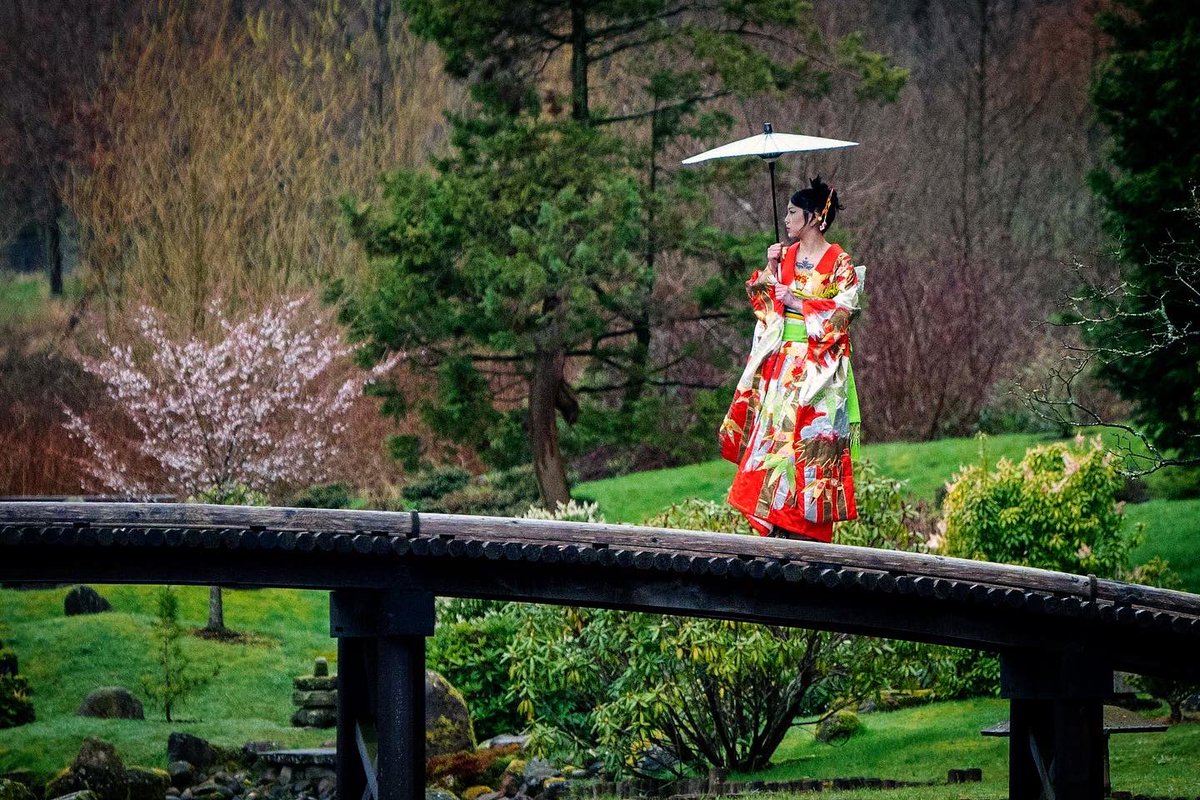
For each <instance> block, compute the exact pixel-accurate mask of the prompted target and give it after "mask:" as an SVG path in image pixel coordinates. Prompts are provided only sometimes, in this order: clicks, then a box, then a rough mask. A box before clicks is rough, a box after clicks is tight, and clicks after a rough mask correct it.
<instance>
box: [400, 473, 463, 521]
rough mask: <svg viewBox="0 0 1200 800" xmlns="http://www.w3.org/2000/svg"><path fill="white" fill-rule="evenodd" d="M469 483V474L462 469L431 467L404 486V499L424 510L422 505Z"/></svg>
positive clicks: (413, 477)
mask: <svg viewBox="0 0 1200 800" xmlns="http://www.w3.org/2000/svg"><path fill="white" fill-rule="evenodd" d="M470 482H471V473H469V472H467V471H466V470H465V469H463V468H462V467H431V468H430V469H427V470H424V471H422V472H418V473H417V474H415V475H413V476H412V477H411V478H409V479H408V481H407V482H406V483H405V484H404V499H405V500H406V501H408V502H409V503H412V504H414V505H416V506H417V509H418V510H424V508H423V503H424V502H425V501H428V500H435V499H437V498H440V497H442V496H443V495H447V494H449V493H450V492H453V491H455V490H457V489H461V488H463V487H464V486H466V485H467V484H469V483H470Z"/></svg>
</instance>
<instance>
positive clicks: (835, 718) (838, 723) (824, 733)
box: [817, 709, 862, 744]
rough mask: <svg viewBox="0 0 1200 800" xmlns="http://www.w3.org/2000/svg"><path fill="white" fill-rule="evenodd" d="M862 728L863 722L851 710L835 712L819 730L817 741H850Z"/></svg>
mask: <svg viewBox="0 0 1200 800" xmlns="http://www.w3.org/2000/svg"><path fill="white" fill-rule="evenodd" d="M861 728H862V721H861V720H859V718H858V714H855V713H854V712H853V711H850V710H849V709H843V710H842V711H838V712H835V713H834V714H831V715H830V716H828V717H826V718H825V720H824V721H823V722H822V723H821V726H820V727H819V728H817V741H819V742H825V743H826V744H828V743H829V742H837V741H842V740H845V739H849V738H850V737H851V736H853V735H854V734H856V733H858V731H859V730H860V729H861Z"/></svg>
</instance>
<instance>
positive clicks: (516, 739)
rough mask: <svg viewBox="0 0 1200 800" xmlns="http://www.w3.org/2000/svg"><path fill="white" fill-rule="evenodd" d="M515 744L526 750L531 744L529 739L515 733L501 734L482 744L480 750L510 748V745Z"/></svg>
mask: <svg viewBox="0 0 1200 800" xmlns="http://www.w3.org/2000/svg"><path fill="white" fill-rule="evenodd" d="M513 744H515V745H516V746H517V747H519V748H521V749H522V750H524V749H525V746H526V745H528V744H529V737H528V736H518V735H517V734H513V733H501V734H499V735H497V736H493V737H492V738H490V739H488V740H487V741H485V742H480V744H479V749H480V750H492V749H494V748H497V747H508V746H509V745H513Z"/></svg>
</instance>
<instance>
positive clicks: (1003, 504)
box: [942, 437, 1140, 577]
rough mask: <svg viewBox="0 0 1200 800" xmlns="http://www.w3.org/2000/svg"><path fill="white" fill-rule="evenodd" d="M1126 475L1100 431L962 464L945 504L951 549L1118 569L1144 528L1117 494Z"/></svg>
mask: <svg viewBox="0 0 1200 800" xmlns="http://www.w3.org/2000/svg"><path fill="white" fill-rule="evenodd" d="M1122 484H1123V478H1122V476H1121V474H1120V472H1119V471H1118V469H1117V465H1116V463H1114V461H1113V459H1112V458H1111V457H1110V456H1109V455H1108V454H1107V453H1106V452H1105V450H1104V448H1103V446H1102V445H1101V443H1100V440H1099V439H1094V440H1092V441H1090V442H1089V441H1085V440H1084V439H1083V438H1082V437H1080V438H1078V439H1076V440H1075V442H1074V443H1073V444H1069V443H1065V442H1056V443H1054V444H1047V445H1041V446H1038V447H1031V448H1030V449H1029V450H1028V451H1027V452H1026V453H1025V457H1024V458H1023V459H1021V461H1020V462H1019V463H1013V462H1012V461H1009V460H1008V459H1001V460H1000V462H999V463H998V464H997V465H996V467H995V469H988V468H986V467H985V466H983V465H980V464H973V465H971V466H967V467H964V468H963V469H962V471H961V472H959V473H958V475H956V476H955V478H954V479H953V481H952V482H951V483H950V486H949V487H948V492H947V494H946V499H945V502H944V504H943V506H942V510H943V514H944V517H945V525H946V530H945V542H944V549H945V552H946V553H947V554H949V555H953V556H960V557H963V558H975V559H982V560H985V561H997V562H1005V563H1009V564H1022V565H1027V566H1034V567H1043V568H1046V569H1055V570H1062V571H1064V572H1076V573H1094V574H1096V575H1099V576H1102V577H1116V576H1119V575H1121V574H1122V573H1123V571H1124V570H1125V568H1126V566H1127V565H1128V563H1129V553H1130V551H1131V550H1132V549H1133V547H1134V546H1136V544H1137V542H1138V539H1139V537H1140V531H1126V530H1125V524H1124V515H1123V509H1122V506H1121V504H1119V503H1118V502H1117V501H1116V495H1117V491H1118V490H1119V489H1120V488H1121V486H1122Z"/></svg>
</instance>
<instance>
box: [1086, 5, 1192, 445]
mask: <svg viewBox="0 0 1200 800" xmlns="http://www.w3.org/2000/svg"><path fill="white" fill-rule="evenodd" d="M1101 27H1102V29H1103V31H1104V32H1105V33H1106V34H1108V36H1109V37H1111V40H1112V46H1111V50H1110V55H1109V57H1108V59H1107V61H1106V62H1105V64H1104V67H1103V69H1102V70H1101V72H1100V74H1099V76H1098V77H1097V79H1096V82H1095V84H1094V85H1093V87H1092V97H1093V102H1094V104H1095V108H1096V114H1097V116H1098V118H1099V120H1100V121H1101V122H1102V123H1103V124H1104V126H1105V128H1106V129H1107V130H1108V133H1109V134H1110V136H1111V137H1112V144H1111V147H1110V149H1109V161H1110V165H1111V168H1110V169H1107V170H1103V171H1099V172H1097V173H1095V174H1094V175H1093V177H1092V183H1093V187H1094V189H1095V191H1096V192H1097V194H1098V195H1099V197H1100V199H1101V202H1102V204H1103V206H1104V208H1105V211H1106V222H1107V227H1108V230H1109V232H1110V233H1111V234H1112V235H1113V236H1114V238H1115V239H1116V242H1117V244H1118V248H1119V253H1120V256H1121V258H1122V261H1123V269H1122V289H1123V291H1122V292H1121V294H1120V296H1119V297H1117V298H1115V299H1114V298H1113V297H1105V298H1102V299H1101V306H1102V314H1103V316H1104V317H1105V319H1103V320H1102V321H1099V322H1096V323H1094V324H1091V325H1090V326H1089V328H1088V339H1089V343H1090V344H1091V345H1092V346H1094V347H1096V348H1097V349H1098V350H1099V352H1100V353H1101V355H1102V356H1103V358H1102V361H1103V366H1102V367H1101V370H1100V373H1101V375H1102V376H1103V377H1104V378H1105V379H1107V380H1108V381H1109V382H1110V383H1111V384H1112V385H1113V386H1114V388H1116V389H1117V390H1118V391H1119V392H1120V393H1121V394H1122V396H1124V397H1125V398H1126V399H1129V400H1131V401H1132V402H1133V404H1134V412H1135V415H1136V417H1137V421H1138V422H1139V423H1140V424H1141V425H1143V426H1144V427H1145V430H1146V433H1147V435H1148V436H1149V438H1150V440H1151V441H1152V442H1153V443H1154V444H1155V445H1157V446H1158V447H1161V448H1167V449H1170V450H1176V451H1178V452H1179V453H1180V454H1181V455H1182V456H1184V457H1185V458H1186V457H1188V456H1191V457H1197V456H1200V337H1198V336H1197V328H1196V326H1197V325H1198V324H1200V296H1198V295H1197V289H1196V286H1197V284H1196V279H1197V278H1198V277H1200V258H1197V254H1198V252H1200V213H1197V212H1196V205H1197V201H1196V193H1197V192H1200V149H1197V147H1196V131H1197V130H1198V129H1200V95H1198V94H1197V93H1196V89H1195V87H1196V86H1197V85H1198V84H1200V6H1197V5H1196V4H1195V3H1193V2H1190V0H1157V1H1156V2H1146V0H1123V2H1122V3H1120V5H1119V7H1118V8H1117V9H1115V10H1114V11H1112V12H1111V13H1109V14H1106V15H1104V16H1103V17H1102V18H1101ZM1118 301H1119V302H1118Z"/></svg>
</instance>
